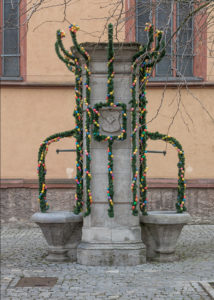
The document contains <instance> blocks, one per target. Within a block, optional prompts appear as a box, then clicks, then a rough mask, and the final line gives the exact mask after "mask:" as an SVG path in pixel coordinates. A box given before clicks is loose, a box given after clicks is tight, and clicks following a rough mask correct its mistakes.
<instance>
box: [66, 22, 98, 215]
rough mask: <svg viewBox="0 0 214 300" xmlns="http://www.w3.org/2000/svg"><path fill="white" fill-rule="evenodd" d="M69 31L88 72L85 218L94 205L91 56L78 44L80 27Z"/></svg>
mask: <svg viewBox="0 0 214 300" xmlns="http://www.w3.org/2000/svg"><path fill="white" fill-rule="evenodd" d="M69 30H70V33H71V37H72V40H73V44H74V46H75V48H76V50H77V51H78V52H79V53H80V55H81V56H82V57H83V58H84V60H85V67H84V68H85V72H86V82H85V88H86V97H85V98H84V103H85V106H86V125H85V133H86V151H85V155H86V166H85V174H86V175H85V176H86V212H85V214H84V216H88V215H89V214H90V213H91V204H92V194H91V173H90V172H91V147H90V145H91V132H90V130H91V120H92V111H91V107H90V95H91V87H90V74H91V72H90V69H89V62H90V56H89V54H88V52H87V51H86V50H85V49H84V48H83V47H82V46H81V45H79V44H78V42H77V39H76V32H77V31H78V30H79V26H77V25H74V24H71V25H70V26H69Z"/></svg>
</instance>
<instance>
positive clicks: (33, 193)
mask: <svg viewBox="0 0 214 300" xmlns="http://www.w3.org/2000/svg"><path fill="white" fill-rule="evenodd" d="M123 151H129V150H125V149H121V151H120V150H118V154H115V157H116V156H117V157H118V158H119V162H120V164H118V165H117V164H116V165H115V172H116V173H117V172H118V171H120V169H121V168H120V165H121V164H122V165H123V166H124V167H123V169H124V170H125V172H126V170H127V171H128V169H129V164H126V166H125V163H123V161H124V162H125V159H124V158H123ZM106 157H107V155H106ZM100 159H102V157H100ZM103 160H105V157H104V156H103ZM115 161H117V159H116V158H115ZM106 162H107V159H106ZM99 166H100V170H101V171H102V170H104V169H105V167H102V166H101V165H100V163H98V165H96V167H95V169H96V170H99ZM121 171H122V169H121ZM119 176H120V175H119ZM130 176H131V173H130ZM118 179H119V177H118ZM115 180H117V179H115ZM170 191H171V192H170ZM169 192H170V193H171V194H172V196H173V198H172V199H169V198H168V195H169ZM129 193H131V192H129ZM186 194H187V202H186V206H187V211H188V212H189V213H190V215H191V217H192V221H191V223H192V224H214V189H213V188H206V189H205V188H188V186H187V193H186ZM74 195H75V189H72V188H69V189H68V188H58V189H57V188H54V189H53V188H51V189H48V192H47V199H48V202H49V203H50V207H51V208H54V209H55V210H68V211H72V210H73V207H74V203H75V199H74ZM105 196H106V195H105ZM37 198H38V189H35V188H34V189H32V188H31V189H30V188H7V189H3V188H2V189H1V221H2V222H3V223H8V222H9V223H14V224H15V223H17V222H19V223H20V224H21V223H22V222H25V223H26V222H28V221H29V219H30V217H31V216H32V214H33V213H35V212H36V211H38V210H39V205H38V201H37ZM166 198H167V199H168V200H167V201H168V203H167V202H166ZM59 199H60V200H59ZM148 199H149V200H148V207H149V210H174V209H175V203H176V199H177V189H176V188H152V187H151V188H149V190H148ZM115 200H116V199H115ZM94 201H96V199H94ZM102 201H107V200H106V198H102ZM116 201H117V200H116ZM130 205H131V204H130ZM102 209H103V210H104V211H106V209H107V206H106V207H103V208H102ZM102 209H101V210H102ZM129 209H130V206H129V208H128V207H127V210H129ZM128 213H130V211H128Z"/></svg>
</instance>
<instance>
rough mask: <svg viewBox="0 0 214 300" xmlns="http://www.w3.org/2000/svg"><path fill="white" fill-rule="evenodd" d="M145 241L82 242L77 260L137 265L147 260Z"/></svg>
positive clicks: (108, 264)
mask: <svg viewBox="0 0 214 300" xmlns="http://www.w3.org/2000/svg"><path fill="white" fill-rule="evenodd" d="M145 254H146V248H145V246H144V244H143V243H140V242H139V243H132V244H128V243H112V244H111V243H108V244H105V243H103V244H102V243H100V244H98V243H94V244H93V243H83V242H82V243H81V244H80V245H79V246H78V249H77V262H78V263H79V264H82V265H89V266H135V265H141V264H143V263H145V262H146V259H145V257H146V256H145Z"/></svg>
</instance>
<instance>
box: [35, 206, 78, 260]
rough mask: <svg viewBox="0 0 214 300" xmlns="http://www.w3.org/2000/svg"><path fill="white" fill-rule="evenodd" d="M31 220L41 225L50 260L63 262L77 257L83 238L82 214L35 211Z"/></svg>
mask: <svg viewBox="0 0 214 300" xmlns="http://www.w3.org/2000/svg"><path fill="white" fill-rule="evenodd" d="M31 220H32V221H33V222H35V223H36V224H37V225H39V227H40V229H41V230H42V232H43V234H44V237H45V239H46V241H47V243H48V251H49V254H48V256H47V257H46V259H47V260H49V261H56V262H62V261H66V260H68V258H69V257H68V255H67V253H68V252H69V253H70V255H69V256H70V258H71V259H73V260H75V259H76V249H77V245H78V244H79V242H80V240H81V231H82V216H81V215H78V216H77V215H75V214H74V213H72V212H68V211H50V212H46V213H35V214H34V215H33V216H32V218H31Z"/></svg>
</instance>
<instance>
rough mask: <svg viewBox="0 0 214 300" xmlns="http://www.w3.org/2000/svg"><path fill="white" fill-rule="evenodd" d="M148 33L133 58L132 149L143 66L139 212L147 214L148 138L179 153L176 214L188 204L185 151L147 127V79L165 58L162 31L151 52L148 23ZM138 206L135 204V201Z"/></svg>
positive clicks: (149, 26) (133, 188)
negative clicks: (175, 149) (137, 98)
mask: <svg viewBox="0 0 214 300" xmlns="http://www.w3.org/2000/svg"><path fill="white" fill-rule="evenodd" d="M145 31H147V32H148V35H149V39H148V43H147V45H145V46H144V47H142V48H141V49H140V51H139V52H138V53H137V54H136V55H135V56H134V57H133V64H132V70H133V75H132V130H133V132H132V139H133V142H132V143H133V146H134V145H135V143H136V140H135V134H134V132H135V131H136V127H134V124H136V123H135V120H136V100H135V88H136V75H135V72H136V68H137V64H140V67H139V90H140V93H139V126H140V128H139V148H140V149H139V159H140V167H139V180H140V199H139V202H140V209H141V211H142V214H147V201H148V199H147V188H148V187H147V182H146V173H147V170H148V168H147V161H146V154H147V151H146V147H147V140H148V138H150V139H153V140H158V139H162V140H164V141H166V142H169V143H171V144H173V146H174V147H176V148H177V150H178V156H179V163H178V170H179V171H178V199H177V203H176V209H177V212H183V211H185V210H186V207H185V205H184V203H185V198H186V197H185V194H184V193H185V187H186V183H185V179H184V171H185V168H184V163H185V159H184V152H183V150H182V147H181V145H180V144H179V142H178V141H177V140H176V139H175V138H172V137H169V136H166V135H163V134H160V133H158V132H155V133H151V132H148V131H147V125H146V114H147V110H146V104H147V100H146V84H147V82H148V78H149V76H150V75H151V72H152V69H153V67H154V66H155V65H156V64H157V63H158V62H159V61H160V60H161V59H162V58H163V57H164V55H165V43H164V41H163V40H162V34H163V33H162V31H160V30H156V32H155V37H156V41H155V48H153V49H151V47H152V44H153V42H154V30H153V25H151V24H149V23H147V24H146V27H145ZM133 155H134V157H135V150H134V147H133ZM132 172H133V175H134V174H136V160H135V159H133V157H132ZM135 177H136V175H135V176H133V178H134V182H132V192H133V201H134V197H135V195H136V191H135V187H136V180H135ZM135 203H136V201H135ZM133 208H134V205H133Z"/></svg>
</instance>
